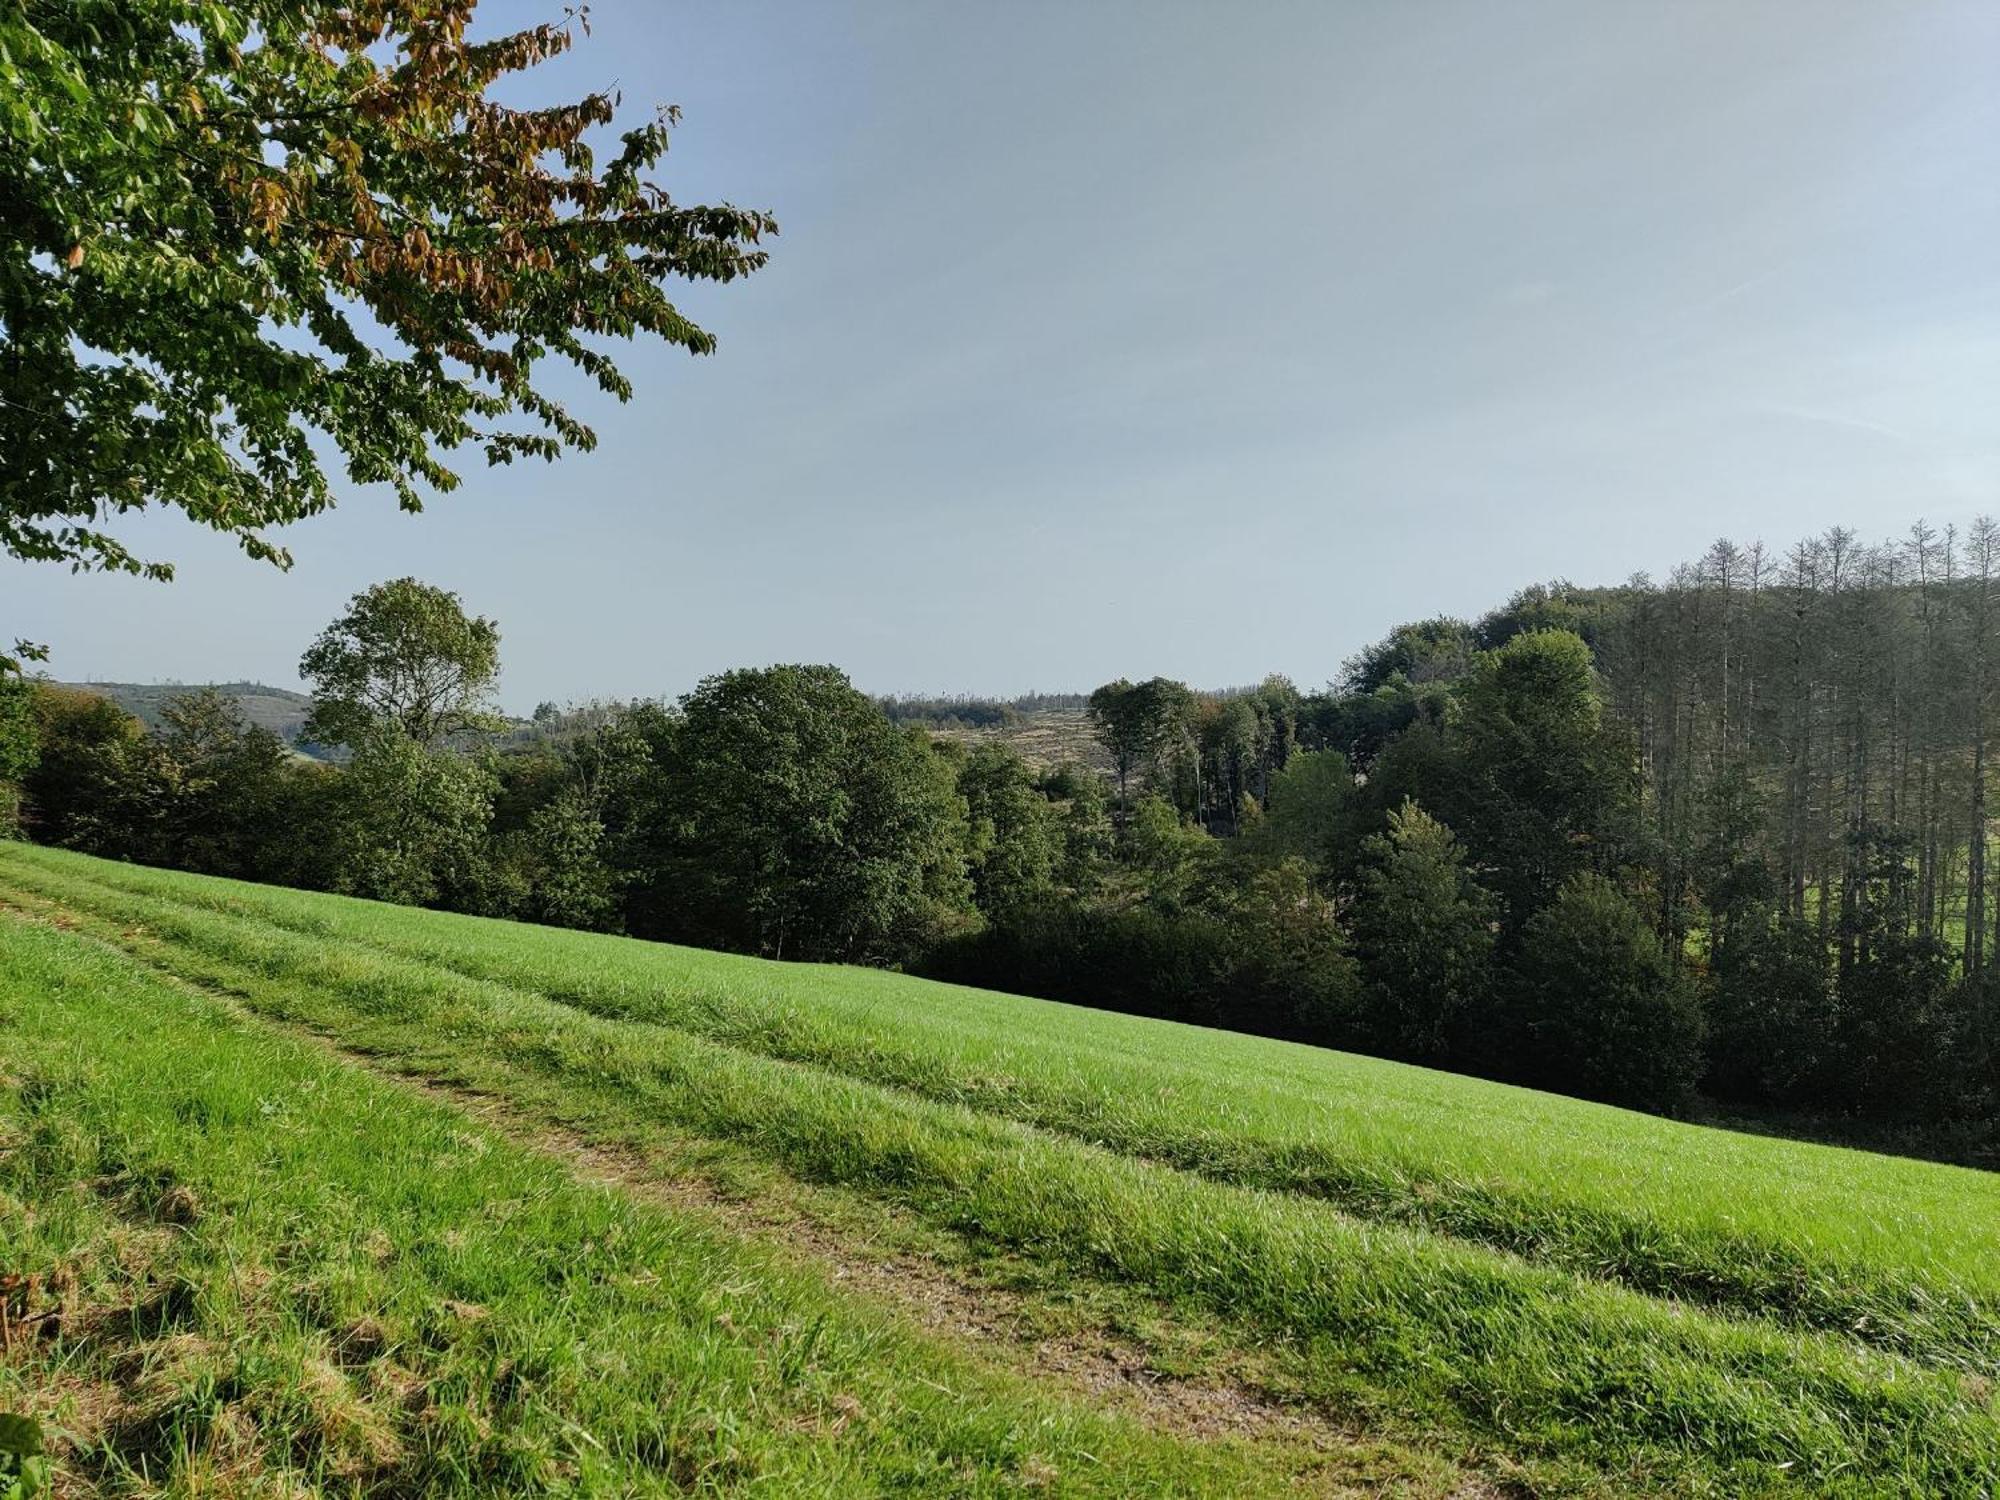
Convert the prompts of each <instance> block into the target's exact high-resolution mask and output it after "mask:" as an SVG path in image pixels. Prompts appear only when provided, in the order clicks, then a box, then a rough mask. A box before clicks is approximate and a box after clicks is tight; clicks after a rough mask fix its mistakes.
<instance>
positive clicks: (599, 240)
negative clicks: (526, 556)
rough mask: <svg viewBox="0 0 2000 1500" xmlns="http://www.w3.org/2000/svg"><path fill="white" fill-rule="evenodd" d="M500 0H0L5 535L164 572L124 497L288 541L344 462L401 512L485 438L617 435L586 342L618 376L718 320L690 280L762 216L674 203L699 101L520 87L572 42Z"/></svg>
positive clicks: (485, 447)
mask: <svg viewBox="0 0 2000 1500" xmlns="http://www.w3.org/2000/svg"><path fill="white" fill-rule="evenodd" d="M473 7H474V0H438V3H432V0H369V3H364V4H356V5H336V4H332V3H324V0H9V3H7V4H5V5H0V453H4V454H6V455H7V457H6V462H5V465H4V467H0V552H4V553H5V554H6V555H10V556H14V557H21V558H39V559H47V560H53V561H59V562H67V563H70V564H72V565H73V566H78V567H91V568H109V569H118V570H123V571H127V572H140V573H146V574H149V575H152V576H156V577H166V576H170V574H171V567H170V565H169V564H166V563H164V562H159V561H153V560H147V559H142V558H140V557H137V556H135V555H134V554H133V553H132V552H130V551H129V550H128V549H127V548H126V546H125V545H124V544H123V543H121V542H120V541H118V540H117V539H116V538H115V537H114V536H113V535H112V534H111V532H110V531H109V530H107V529H106V526H105V524H104V523H105V521H106V518H107V517H110V516H115V515H118V514H122V513H125V512H130V511H135V510H140V509H143V508H145V507H147V506H155V505H160V506H170V507H174V508H177V509H179V510H181V511H182V512H184V513H185V514H186V515H187V516H188V517H189V518H190V519H192V520H194V521H197V522H199V523H201V524H203V525H206V526H209V527H212V528H214V529H216V530H218V531H221V532H224V533H226V534H228V535H230V536H232V537H234V538H236V539H237V540H238V541H239V542H240V543H241V544H242V545H243V547H244V548H245V549H246V550H247V551H248V552H249V553H250V554H251V555H253V556H256V557H260V558H266V559H271V560H274V561H278V562H284V561H286V554H285V552H284V550H283V549H282V548H281V547H279V546H278V545H277V543H276V542H274V541H273V540H272V539H271V538H270V537H269V535H268V531H269V530H270V528H273V527H276V526H281V525H285V524H287V523H290V522H293V521H297V520H299V519H301V518H302V517H305V516H309V515H312V514H314V513H316V512H319V511H322V510H324V509H326V508H327V507H328V506H329V505H331V504H332V503H333V498H334V495H333V488H332V484H331V482H330V481H329V478H328V475H327V473H326V470H325V465H324V459H325V458H326V457H328V456H333V457H337V459H338V461H339V463H340V465H341V466H342V468H343V469H344V471H345V474H346V477H347V479H348V480H349V481H350V482H351V483H355V484H386V485H388V486H390V487H391V488H392V489H393V490H394V492H395V494H396V495H397V497H398V499H399V501H400V503H401V504H402V505H403V506H404V508H406V509H410V510H415V509H418V508H420V506H421V504H422V500H423V494H424V492H425V491H426V490H429V491H435V492H444V491H449V490H451V489H453V488H455V487H456V486H457V484H458V482H459V475H458V472H457V470H456V469H454V468H453V467H451V463H452V459H451V455H452V453H453V452H454V450H458V449H462V448H467V447H470V448H473V449H476V450H477V451H479V452H480V453H481V454H483V456H484V457H485V459H486V460H487V461H488V462H489V463H508V462H511V461H513V460H514V459H515V458H517V457H523V456H532V457H541V458H553V457H555V456H556V455H557V454H558V453H560V452H561V451H562V450H563V449H564V448H571V447H583V448H587V447H589V446H591V444H592V443H593V441H594V439H593V436H592V433H591V431H590V429H589V428H588V427H587V426H585V425H584V424H583V423H582V422H581V421H579V420H578V419H577V418H575V417H574V416H572V415H571V414H570V413H569V412H568V411H566V410H565V409H564V408H563V407H562V406H561V405H560V404H558V403H557V402H556V401H554V400H553V399H551V397H550V396H549V395H548V393H547V386H546V381H545V370H544V367H545V365H547V363H548V362H549V361H551V360H559V361H564V362H567V363H568V364H570V365H572V366H574V367H576V368H577V369H578V370H580V371H582V372H583V373H584V374H585V375H586V376H587V377H589V378H590V379H591V380H592V381H594V382H595V383H596V385H597V386H598V387H599V388H600V389H602V390H603V391H605V392H608V393H609V394H611V395H613V396H615V397H617V398H619V399H621V400H623V399H625V398H626V397H628V396H629V395H630V387H629V386H628V384H627V382H626V379H625V377H624V376H623V375H622V374H621V373H620V372H619V370H618V368H617V366H616V365H615V364H614V363H613V362H612V361H611V359H610V358H609V357H607V356H606V354H605V353H604V352H603V350H602V348H601V347H600V344H601V342H602V340H604V339H627V338H635V337H640V336H650V337H657V338H660V339H663V340H665V341H666V342H668V343H670V344H675V345H678V346H680V347H682V348H685V349H687V350H689V351H691V352H694V353H704V352H707V351H708V350H709V349H710V348H712V347H713V343H714V340H713V338H712V337H711V336H710V335H709V334H708V333H707V332H705V331H704V330H702V329H701V328H699V327H697V326H696V325H695V324H694V323H692V322H690V321H689V320H688V319H687V318H686V317H685V316H684V315H683V314H682V313H681V312H680V311H679V310H678V309H676V307H675V306H674V304H673V302H672V301H671V300H670V299H669V297H668V295H667V291H666V285H667V283H669V282H670V281H672V280H674V279H676V278H692V279H697V280H709V281H729V280H732V279H734V278H735V277H738V276H741V275H743V274H745V273H746V272H749V271H753V270H755V269H756V268H757V267H759V266H761V265H762V264H763V263H764V256H765V252H764V251H763V250H762V249H760V248H758V246H759V243H760V241H761V240H762V239H763V238H764V237H765V236H767V235H770V234H772V233H774V232H775V229H776V226H775V224H774V223H773V222H772V220H771V219H770V217H769V216H768V215H766V214H763V213H759V212H753V211H746V210H741V209H737V208H733V207H730V206H728V205H719V206H699V205H695V206H690V205H683V204H680V203H677V202H675V201H674V199H673V198H672V197H671V196H670V195H669V194H668V192H667V191H666V190H665V189H664V188H662V187H660V186H659V185H658V184H656V183H655V182H653V181H652V180H651V179H650V177H649V175H648V174H649V173H650V172H651V171H652V170H653V169H654V167H655V166H656V165H657V163H658V162H659V160H660V158H661V156H662V154H663V153H664V152H665V150H666V147H667V136H668V130H669V127H670V126H671V124H672V123H673V121H674V118H675V116H674V113H673V111H672V110H666V111H662V112H661V113H660V114H659V115H658V116H657V117H656V118H654V119H653V120H651V121H649V122H647V123H645V124H641V125H639V126H637V127H635V128H631V129H627V130H625V131H624V132H623V133H622V134H620V135H619V136H618V137H617V138H616V140H615V143H613V144H612V145H611V147H610V149H609V150H608V151H606V152H604V154H603V156H602V159H600V155H599V147H597V146H594V145H593V144H592V134H593V132H595V131H598V130H600V129H602V128H604V127H607V126H609V125H610V124H611V122H612V120H613V117H614V113H615V109H616V105H617V103H618V101H617V100H616V99H615V97H613V96H612V95H610V94H606V93H592V94H589V95H586V96H585V97H584V98H582V99H579V100H576V101H574V102H571V103H564V104H555V105H550V106H546V107H538V108H516V107H512V106H509V105H506V104H502V103H501V102H499V101H498V100H497V99H496V98H495V97H493V95H494V92H495V91H496V89H498V88H500V87H501V86H503V85H505V84H507V83H508V82H509V81H510V80H511V79H512V78H513V77H514V76H515V75H518V74H520V73H521V72H523V71H524V70H527V69H531V68H533V67H534V66H535V65H537V64H539V63H541V62H544V61H546V60H547V59H549V58H551V57H554V56H556V55H557V54H559V53H561V52H563V51H565V50H567V49H568V48H569V47H570V46H571V45H572V43H573V42H574V41H575V39H576V37H577V35H578V34H579V32H580V31H581V29H582V25H583V23H582V20H581V14H580V13H577V14H574V15H572V17H571V18H570V19H569V20H568V21H566V22H564V23H561V24H550V25H541V26H534V27H530V28H528V29H526V30H523V31H519V32H515V33H512V34H508V35H494V36H490V37H486V38H483V39H480V38H477V37H475V35H474V34H473V26H472V20H473Z"/></svg>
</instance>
